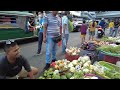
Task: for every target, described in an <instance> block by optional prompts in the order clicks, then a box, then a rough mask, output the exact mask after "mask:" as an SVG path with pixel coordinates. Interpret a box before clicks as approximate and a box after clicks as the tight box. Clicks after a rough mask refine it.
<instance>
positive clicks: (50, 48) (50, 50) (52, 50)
mask: <svg viewBox="0 0 120 90" xmlns="http://www.w3.org/2000/svg"><path fill="white" fill-rule="evenodd" d="M56 51H57V43H55V42H54V41H53V40H52V38H51V37H49V36H48V37H47V42H46V63H48V64H50V63H51V54H52V60H54V59H56Z"/></svg>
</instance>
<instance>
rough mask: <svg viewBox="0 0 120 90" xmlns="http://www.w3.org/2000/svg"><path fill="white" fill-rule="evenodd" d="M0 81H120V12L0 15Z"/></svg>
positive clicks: (25, 12)
mask: <svg viewBox="0 0 120 90" xmlns="http://www.w3.org/2000/svg"><path fill="white" fill-rule="evenodd" d="M0 79H120V11H0Z"/></svg>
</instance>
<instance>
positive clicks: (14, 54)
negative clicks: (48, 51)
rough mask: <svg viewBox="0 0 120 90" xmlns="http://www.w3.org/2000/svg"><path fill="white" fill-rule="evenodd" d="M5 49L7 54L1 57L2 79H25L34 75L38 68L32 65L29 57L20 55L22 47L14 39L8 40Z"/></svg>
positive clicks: (0, 69) (0, 75)
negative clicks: (28, 59)
mask: <svg viewBox="0 0 120 90" xmlns="http://www.w3.org/2000/svg"><path fill="white" fill-rule="evenodd" d="M4 50H5V52H6V55H5V56H3V57H0V79H23V78H26V77H28V76H29V77H30V79H35V78H34V75H36V74H37V73H38V69H37V68H35V67H31V66H30V64H29V63H28V61H27V59H25V58H24V57H23V56H22V55H20V48H19V46H18V45H17V43H16V42H15V41H14V40H7V41H6V44H5V47H4Z"/></svg>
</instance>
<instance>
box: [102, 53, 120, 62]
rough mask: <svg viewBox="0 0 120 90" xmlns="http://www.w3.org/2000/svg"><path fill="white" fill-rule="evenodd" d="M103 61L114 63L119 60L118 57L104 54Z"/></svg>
mask: <svg viewBox="0 0 120 90" xmlns="http://www.w3.org/2000/svg"><path fill="white" fill-rule="evenodd" d="M104 61H106V62H109V63H112V64H116V62H117V61H120V57H113V56H109V55H105V56H104Z"/></svg>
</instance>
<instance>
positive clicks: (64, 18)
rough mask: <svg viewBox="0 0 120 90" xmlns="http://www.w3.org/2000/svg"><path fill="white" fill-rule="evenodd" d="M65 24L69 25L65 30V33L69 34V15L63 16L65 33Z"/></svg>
mask: <svg viewBox="0 0 120 90" xmlns="http://www.w3.org/2000/svg"><path fill="white" fill-rule="evenodd" d="M64 24H66V25H67V27H66V30H65V34H69V20H68V17H67V16H63V17H62V33H63V27H64Z"/></svg>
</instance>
